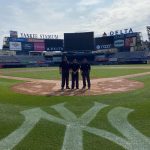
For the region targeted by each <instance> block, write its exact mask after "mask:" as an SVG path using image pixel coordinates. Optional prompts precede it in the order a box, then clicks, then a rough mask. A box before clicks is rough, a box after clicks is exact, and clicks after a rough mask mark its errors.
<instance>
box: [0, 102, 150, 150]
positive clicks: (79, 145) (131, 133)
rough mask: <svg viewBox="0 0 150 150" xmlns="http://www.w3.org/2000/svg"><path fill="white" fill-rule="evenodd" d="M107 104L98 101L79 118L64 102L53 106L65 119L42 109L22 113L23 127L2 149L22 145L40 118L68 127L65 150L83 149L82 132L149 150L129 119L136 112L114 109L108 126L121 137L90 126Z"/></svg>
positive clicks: (4, 141) (1, 144)
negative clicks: (22, 141) (20, 143)
mask: <svg viewBox="0 0 150 150" xmlns="http://www.w3.org/2000/svg"><path fill="white" fill-rule="evenodd" d="M107 106H108V105H105V104H101V103H97V102H95V104H94V106H93V107H92V108H91V109H89V110H88V111H87V112H86V113H84V114H83V115H82V116H81V117H80V118H77V117H76V115H75V114H74V113H72V112H71V111H70V110H68V109H67V108H65V106H64V103H63V104H58V105H55V106H52V108H53V109H55V110H56V111H57V112H58V113H59V114H60V115H61V116H62V117H63V118H64V119H61V118H58V117H55V116H53V115H50V114H48V113H46V112H44V111H43V110H41V109H40V108H36V109H29V110H26V111H23V112H21V114H22V115H23V116H24V117H25V121H24V122H23V124H22V125H21V126H20V127H19V128H18V129H17V130H15V131H14V132H12V133H11V134H10V135H8V136H7V137H6V138H4V139H2V140H1V141H0V150H12V149H13V148H14V147H15V146H16V145H17V144H19V142H20V141H21V140H22V139H23V138H24V137H26V136H27V135H28V133H29V132H30V131H31V130H32V129H33V128H34V127H35V125H36V124H37V123H38V122H39V121H40V119H46V120H48V121H51V122H54V123H57V124H61V125H64V126H66V132H65V137H64V141H63V145H62V150H83V139H82V138H83V131H86V132H88V133H91V136H92V134H93V135H97V136H99V137H103V138H105V139H107V140H109V141H112V142H114V143H116V144H118V145H120V146H122V147H123V148H125V149H127V150H149V149H150V138H149V137H146V136H144V135H143V134H142V133H140V132H139V131H138V130H137V129H135V128H134V127H133V126H132V125H131V124H130V123H129V122H128V120H127V117H128V114H129V113H131V112H132V111H133V110H131V109H128V108H123V107H117V108H114V109H112V110H111V111H110V112H109V113H108V115H107V117H108V121H109V123H110V124H111V125H112V126H113V127H114V128H116V129H117V130H118V131H119V132H120V133H121V134H122V136H117V135H115V134H114V133H111V132H108V131H106V130H103V129H99V128H95V127H90V126H88V124H89V123H90V122H91V121H92V120H93V119H94V118H95V117H96V115H97V113H99V112H100V111H101V110H102V109H103V108H105V107H107Z"/></svg>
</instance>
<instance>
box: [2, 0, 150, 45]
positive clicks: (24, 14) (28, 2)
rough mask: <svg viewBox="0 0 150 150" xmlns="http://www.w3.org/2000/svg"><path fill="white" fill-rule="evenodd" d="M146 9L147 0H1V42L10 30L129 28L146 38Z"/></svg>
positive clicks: (46, 31)
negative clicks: (139, 32)
mask: <svg viewBox="0 0 150 150" xmlns="http://www.w3.org/2000/svg"><path fill="white" fill-rule="evenodd" d="M149 10H150V1H149V0H142V1H141V0H115V1H114V0H76V1H74V0H56V1H53V0H13V1H6V0H1V5H0V20H1V21H0V45H2V40H3V37H4V36H8V32H9V30H17V31H20V32H25V33H37V34H40V33H43V34H51V33H56V34H59V35H60V37H62V35H63V33H64V32H78V31H95V34H96V35H102V34H103V32H104V31H105V32H109V31H111V30H117V29H124V28H129V27H132V28H133V30H134V31H141V32H143V33H144V34H143V35H144V37H147V34H146V26H147V25H149V24H150V22H149V18H150V13H149ZM0 47H1V46H0Z"/></svg>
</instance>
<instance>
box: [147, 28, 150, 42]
mask: <svg viewBox="0 0 150 150" xmlns="http://www.w3.org/2000/svg"><path fill="white" fill-rule="evenodd" d="M147 34H148V39H149V42H150V26H147Z"/></svg>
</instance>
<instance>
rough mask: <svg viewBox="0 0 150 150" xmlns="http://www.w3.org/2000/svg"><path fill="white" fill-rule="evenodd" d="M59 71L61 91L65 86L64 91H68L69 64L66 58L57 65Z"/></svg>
mask: <svg viewBox="0 0 150 150" xmlns="http://www.w3.org/2000/svg"><path fill="white" fill-rule="evenodd" d="M59 71H60V74H61V75H62V83H61V89H62V90H64V87H65V86H66V89H70V88H69V71H70V63H69V62H68V60H67V57H66V56H65V57H64V58H63V61H62V62H61V64H60V65H59Z"/></svg>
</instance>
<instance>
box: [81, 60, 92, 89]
mask: <svg viewBox="0 0 150 150" xmlns="http://www.w3.org/2000/svg"><path fill="white" fill-rule="evenodd" d="M80 70H81V75H82V80H83V89H85V88H86V82H87V84H88V89H90V88H91V81H90V71H91V65H90V64H89V63H88V61H87V59H86V58H85V59H84V60H83V62H82V64H81V68H80Z"/></svg>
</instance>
